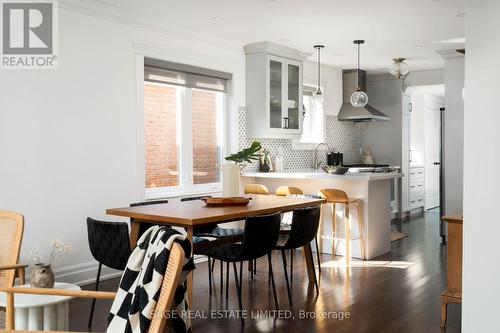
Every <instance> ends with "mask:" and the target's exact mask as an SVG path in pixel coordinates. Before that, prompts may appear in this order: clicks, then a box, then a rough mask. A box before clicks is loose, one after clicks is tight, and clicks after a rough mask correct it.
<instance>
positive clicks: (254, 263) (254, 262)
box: [253, 259, 257, 274]
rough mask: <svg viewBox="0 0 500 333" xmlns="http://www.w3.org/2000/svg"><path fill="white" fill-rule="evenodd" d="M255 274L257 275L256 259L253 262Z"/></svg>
mask: <svg viewBox="0 0 500 333" xmlns="http://www.w3.org/2000/svg"><path fill="white" fill-rule="evenodd" d="M253 273H254V274H257V259H254V261H253Z"/></svg>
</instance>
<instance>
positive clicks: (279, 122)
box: [269, 59, 284, 129]
mask: <svg viewBox="0 0 500 333" xmlns="http://www.w3.org/2000/svg"><path fill="white" fill-rule="evenodd" d="M282 106H283V63H282V62H280V61H277V60H274V59H270V60H269V122H270V123H269V127H270V128H276V129H281V128H283V126H284V122H283V119H282Z"/></svg>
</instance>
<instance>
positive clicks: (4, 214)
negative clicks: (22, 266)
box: [0, 210, 24, 287]
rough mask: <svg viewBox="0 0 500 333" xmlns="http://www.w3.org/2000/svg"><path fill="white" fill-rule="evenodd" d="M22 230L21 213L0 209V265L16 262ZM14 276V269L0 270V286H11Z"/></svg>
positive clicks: (22, 219)
mask: <svg viewBox="0 0 500 333" xmlns="http://www.w3.org/2000/svg"><path fill="white" fill-rule="evenodd" d="M23 230H24V217H23V215H21V214H19V213H16V212H10V211H7V210H0V266H3V265H5V266H7V265H15V264H17V260H18V259H19V250H20V249H21V241H22V239H23ZM14 276H15V271H14V270H5V271H3V270H2V271H0V287H12V286H13V284H14Z"/></svg>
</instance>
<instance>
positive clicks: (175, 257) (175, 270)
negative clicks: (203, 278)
mask: <svg viewBox="0 0 500 333" xmlns="http://www.w3.org/2000/svg"><path fill="white" fill-rule="evenodd" d="M184 258H185V254H184V250H183V249H182V246H181V245H179V244H178V243H174V245H173V246H172V250H171V251H170V256H169V258H168V264H167V269H166V271H165V275H164V277H163V284H162V286H161V291H160V297H159V298H158V302H156V309H155V312H154V313H155V315H154V316H153V319H152V320H151V324H150V326H149V329H148V333H162V332H164V331H165V325H166V323H167V318H168V316H165V313H166V311H168V310H171V309H172V307H173V304H174V296H175V291H176V290H177V285H178V284H179V280H180V278H181V272H182V267H183V264H184Z"/></svg>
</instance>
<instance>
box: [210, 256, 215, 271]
mask: <svg viewBox="0 0 500 333" xmlns="http://www.w3.org/2000/svg"><path fill="white" fill-rule="evenodd" d="M214 266H215V259H214V260H212V267H211V270H212V273H213V272H214Z"/></svg>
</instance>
